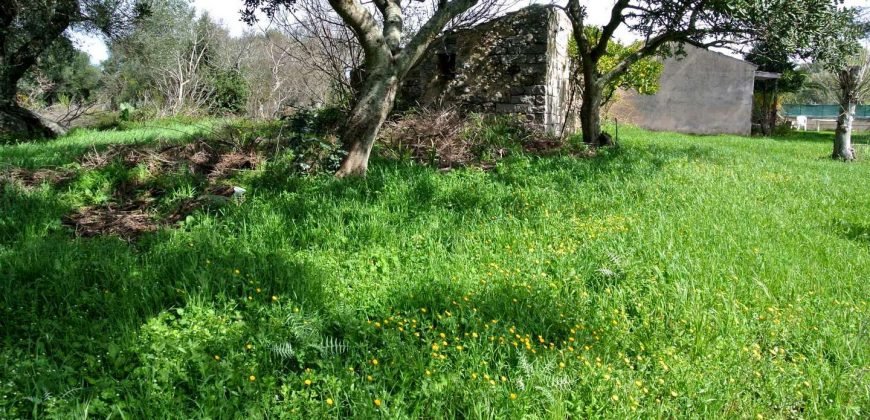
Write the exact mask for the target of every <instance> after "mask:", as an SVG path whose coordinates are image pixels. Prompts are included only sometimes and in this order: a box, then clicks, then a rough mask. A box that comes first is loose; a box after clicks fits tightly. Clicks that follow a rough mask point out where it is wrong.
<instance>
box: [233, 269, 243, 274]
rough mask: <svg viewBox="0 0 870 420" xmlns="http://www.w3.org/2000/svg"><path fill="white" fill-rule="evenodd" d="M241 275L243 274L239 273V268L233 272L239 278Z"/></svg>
mask: <svg viewBox="0 0 870 420" xmlns="http://www.w3.org/2000/svg"><path fill="white" fill-rule="evenodd" d="M240 273H241V271H239V269H238V268H237V269H235V270H233V274H235V275H237V276H238V275H239V274H240Z"/></svg>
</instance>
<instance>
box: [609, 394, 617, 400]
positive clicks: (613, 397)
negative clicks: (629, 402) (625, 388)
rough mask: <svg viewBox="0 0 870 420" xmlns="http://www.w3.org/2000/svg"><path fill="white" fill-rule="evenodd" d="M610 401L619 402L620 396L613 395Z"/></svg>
mask: <svg viewBox="0 0 870 420" xmlns="http://www.w3.org/2000/svg"><path fill="white" fill-rule="evenodd" d="M610 399H611V400H613V401H619V395H616V394H613V395H611V396H610Z"/></svg>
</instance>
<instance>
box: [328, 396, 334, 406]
mask: <svg viewBox="0 0 870 420" xmlns="http://www.w3.org/2000/svg"><path fill="white" fill-rule="evenodd" d="M333 403H334V402H333V401H332V398H327V399H326V405H332V404H333Z"/></svg>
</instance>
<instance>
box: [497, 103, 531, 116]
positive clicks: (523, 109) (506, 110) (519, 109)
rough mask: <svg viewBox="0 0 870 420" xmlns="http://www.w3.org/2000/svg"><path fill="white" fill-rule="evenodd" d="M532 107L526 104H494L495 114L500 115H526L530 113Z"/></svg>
mask: <svg viewBox="0 0 870 420" xmlns="http://www.w3.org/2000/svg"><path fill="white" fill-rule="evenodd" d="M532 108H533V107H532V105H528V104H496V106H495V112H498V113H500V114H528V113H530V112H532Z"/></svg>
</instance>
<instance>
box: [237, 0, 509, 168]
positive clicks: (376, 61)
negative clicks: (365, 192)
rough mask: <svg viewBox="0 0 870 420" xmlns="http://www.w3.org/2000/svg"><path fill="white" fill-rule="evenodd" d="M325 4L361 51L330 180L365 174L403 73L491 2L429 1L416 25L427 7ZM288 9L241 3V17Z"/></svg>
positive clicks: (287, 3) (258, 1)
mask: <svg viewBox="0 0 870 420" xmlns="http://www.w3.org/2000/svg"><path fill="white" fill-rule="evenodd" d="M328 3H329V6H330V7H331V8H332V10H334V11H335V13H336V15H337V16H338V17H339V18H340V20H341V21H342V22H343V23H344V24H345V25H347V26H348V27H349V28H350V29H351V31H352V32H353V34H354V37H355V38H356V41H358V42H359V44H360V46H361V47H362V51H363V63H362V69H361V70H362V71H361V73H362V74H363V80H362V83H361V86H360V87H359V89H358V91H357V92H356V97H355V100H354V105H353V107H352V109H351V110H350V114H349V115H348V118H347V121H346V122H345V126H344V129H343V130H342V141H343V142H344V146H345V149H346V151H347V156H346V157H345V159H344V161H343V162H342V164H341V167H340V169H339V170H338V172H337V173H336V176H338V177H344V176H349V175H358V176H362V175H365V173H366V170H367V169H368V161H369V155H370V154H371V150H372V146H373V145H374V142H375V139H376V138H377V135H378V132H379V130H380V128H381V126H382V125H383V123H384V121H385V120H386V118H387V116H388V115H389V114H390V112H391V111H392V109H393V106H394V103H395V98H396V93H397V91H398V90H399V87H400V85H401V83H402V82H403V80H404V79H405V77H406V75H407V74H408V71H410V70H411V68H412V67H414V65H416V64H417V62H419V61H420V58H421V57H422V56H423V54H424V53H425V51H426V50H427V49H428V48H429V46H430V45H431V44H432V42H433V41H434V40H435V39H436V38H437V37H438V36H439V34H441V32H442V31H443V30H444V29H445V28H446V27H448V25H450V23H451V22H454V21H456V20H457V19H461V17H462V16H463V15H465V14H467V13H469V12H470V13H471V14H472V15H474V16H479V15H480V13H474V11H475V10H476V9H474V7H475V6H478V7H483V6H485V5H489V4H494V3H496V1H495V0H438V1H435V2H431V9H427V10H431V13H427V14H426V18H425V19H421V20H419V21H418V20H416V18H417V17H419V15H420V14H419V11H420V8H421V7H424V6H429V5H430V2H425V1H417V0H372V5H371V6H368V5H364V4H363V3H362V2H361V1H360V0H328ZM478 3H480V5H478ZM294 4H295V0H245V5H246V7H245V10H244V11H243V17H244V19H245V20H247V21H249V22H252V21H254V20H256V17H255V13H256V11H257V10H261V11H263V12H265V14H266V15H268V16H269V17H271V16H274V14H275V12H276V11H278V10H279V9H280V8H281V7H293V5H294ZM484 10H486V8H484ZM417 22H419V24H415V23H417Z"/></svg>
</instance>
